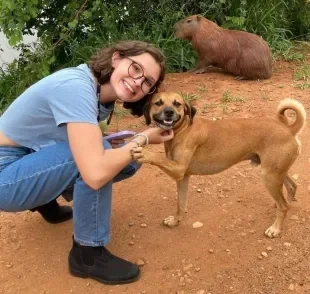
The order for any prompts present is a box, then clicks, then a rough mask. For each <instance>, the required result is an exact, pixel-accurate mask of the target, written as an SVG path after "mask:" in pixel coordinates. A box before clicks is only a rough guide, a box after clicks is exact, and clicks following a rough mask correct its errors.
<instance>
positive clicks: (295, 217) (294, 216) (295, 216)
mask: <svg viewBox="0 0 310 294" xmlns="http://www.w3.org/2000/svg"><path fill="white" fill-rule="evenodd" d="M290 220H299V217H298V216H297V215H292V216H291V217H290Z"/></svg>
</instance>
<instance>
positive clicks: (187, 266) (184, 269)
mask: <svg viewBox="0 0 310 294" xmlns="http://www.w3.org/2000/svg"><path fill="white" fill-rule="evenodd" d="M192 267H193V265H192V264H188V265H186V266H184V267H183V271H184V272H187V271H189V270H190V269H191V268H192Z"/></svg>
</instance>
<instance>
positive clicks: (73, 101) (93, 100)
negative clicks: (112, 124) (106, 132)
mask: <svg viewBox="0 0 310 294" xmlns="http://www.w3.org/2000/svg"><path fill="white" fill-rule="evenodd" d="M47 95H48V104H49V106H50V108H51V111H52V113H53V115H54V118H55V121H56V125H57V126H59V125H61V124H64V123H70V122H81V123H91V124H98V121H97V116H98V104H97V97H96V93H95V90H94V86H93V85H92V83H91V82H90V81H89V80H87V79H86V78H85V79H83V78H73V79H70V80H67V81H64V82H62V83H61V84H59V85H58V86H56V87H55V88H54V89H53V91H51V93H47Z"/></svg>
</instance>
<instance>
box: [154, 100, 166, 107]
mask: <svg viewBox="0 0 310 294" xmlns="http://www.w3.org/2000/svg"><path fill="white" fill-rule="evenodd" d="M154 104H155V105H156V106H161V105H163V104H164V102H163V101H161V100H159V101H157V102H155V103H154Z"/></svg>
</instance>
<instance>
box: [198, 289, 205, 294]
mask: <svg viewBox="0 0 310 294" xmlns="http://www.w3.org/2000/svg"><path fill="white" fill-rule="evenodd" d="M205 293H206V291H205V290H199V291H197V293H196V294H205Z"/></svg>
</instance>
